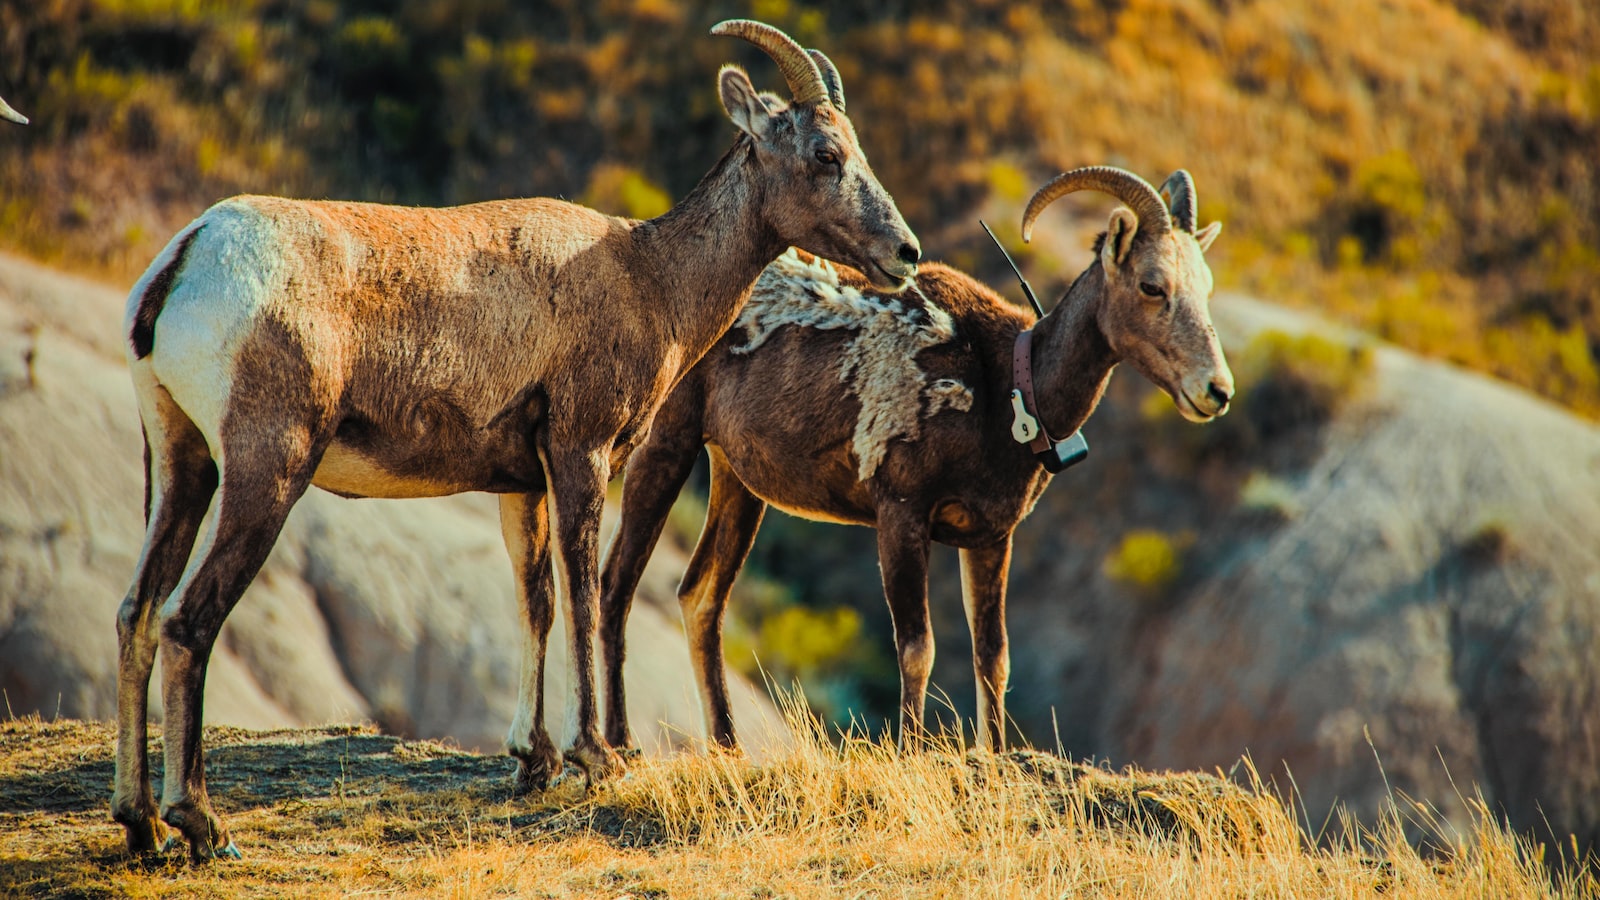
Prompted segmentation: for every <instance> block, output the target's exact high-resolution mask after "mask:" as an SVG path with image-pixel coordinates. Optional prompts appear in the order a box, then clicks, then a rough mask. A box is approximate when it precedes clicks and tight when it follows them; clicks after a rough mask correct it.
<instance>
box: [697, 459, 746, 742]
mask: <svg viewBox="0 0 1600 900" xmlns="http://www.w3.org/2000/svg"><path fill="white" fill-rule="evenodd" d="M707 449H708V450H709V451H710V454H711V499H710V502H709V503H707V504H706V525H705V528H704V529H703V530H702V531H701V532H700V540H699V541H697V542H696V543H695V545H694V555H693V556H692V557H690V559H689V567H688V568H687V569H685V570H684V573H683V581H682V583H680V584H679V585H678V606H679V609H681V610H682V611H683V630H684V635H685V636H686V637H687V638H688V639H689V660H690V662H691V663H693V665H694V674H695V679H696V680H697V681H698V682H699V683H700V706H701V711H702V712H703V713H704V715H705V721H706V737H707V738H708V739H710V740H713V741H716V742H717V743H718V744H719V745H721V746H723V747H733V746H735V745H736V743H737V742H736V740H735V737H734V731H733V703H732V701H731V700H730V699H729V698H728V676H727V663H726V660H725V659H724V657H723V654H722V619H723V614H724V612H725V611H726V610H727V608H728V595H729V592H731V591H732V590H733V582H734V579H736V578H738V577H739V570H740V568H742V567H743V566H744V561H745V559H746V558H747V557H749V555H750V548H751V547H753V546H755V542H756V532H757V531H758V530H759V529H760V528H761V517H762V516H763V515H764V514H765V513H766V510H767V504H766V502H765V501H763V500H762V499H761V498H760V497H757V496H756V495H755V494H752V493H751V492H750V489H749V488H747V487H745V486H744V483H743V482H741V481H740V480H739V477H738V476H737V475H735V474H734V473H733V469H732V468H731V467H730V466H729V465H728V459H727V457H726V456H724V455H723V453H722V450H721V448H719V447H717V446H716V445H714V444H713V445H711V446H710V447H708V448H707Z"/></svg>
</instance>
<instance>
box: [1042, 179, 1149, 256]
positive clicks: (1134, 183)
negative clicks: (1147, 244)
mask: <svg viewBox="0 0 1600 900" xmlns="http://www.w3.org/2000/svg"><path fill="white" fill-rule="evenodd" d="M1084 190H1094V191H1099V192H1101V193H1103V194H1110V195H1111V196H1113V197H1115V198H1117V199H1118V200H1121V201H1122V202H1123V203H1126V204H1128V207H1129V208H1130V209H1132V210H1133V214H1134V215H1136V216H1138V217H1139V226H1140V227H1141V228H1145V229H1151V230H1150V233H1151V234H1166V233H1167V232H1169V231H1171V230H1172V218H1171V217H1170V216H1169V215H1168V214H1167V205H1166V204H1165V203H1162V202H1161V195H1160V194H1158V193H1156V189H1155V188H1153V187H1151V186H1150V182H1148V181H1145V180H1144V179H1143V178H1140V177H1139V176H1137V175H1135V174H1133V173H1132V172H1129V171H1127V170H1126V169H1119V168H1117V167H1115V166H1084V167H1083V168H1081V169H1073V170H1072V171H1070V172H1062V173H1061V174H1060V175H1057V176H1056V177H1054V178H1052V179H1050V181H1048V182H1047V183H1046V184H1045V186H1044V187H1042V188H1039V190H1038V192H1037V193H1035V194H1034V195H1033V199H1032V200H1029V201H1028V208H1027V210H1026V211H1024V212H1023V214H1022V239H1023V240H1025V241H1026V240H1031V239H1032V237H1033V220H1034V219H1037V218H1038V217H1039V213H1041V212H1044V208H1045V207H1046V206H1049V205H1050V204H1052V203H1054V202H1055V201H1056V200H1058V199H1060V198H1061V197H1064V196H1066V195H1067V194H1070V193H1072V192H1073V191H1084Z"/></svg>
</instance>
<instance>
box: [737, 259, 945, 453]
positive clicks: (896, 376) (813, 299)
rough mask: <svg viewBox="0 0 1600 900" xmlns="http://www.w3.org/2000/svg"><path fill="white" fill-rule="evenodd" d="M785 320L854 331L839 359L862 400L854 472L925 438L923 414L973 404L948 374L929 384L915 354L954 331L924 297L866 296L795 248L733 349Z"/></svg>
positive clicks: (753, 343)
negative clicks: (914, 302)
mask: <svg viewBox="0 0 1600 900" xmlns="http://www.w3.org/2000/svg"><path fill="white" fill-rule="evenodd" d="M785 325H794V326H796V327H799V328H815V329H819V330H823V331H828V330H833V329H837V328H845V329H850V330H852V331H855V332H857V334H856V337H855V339H854V340H852V341H850V342H849V343H848V344H846V345H845V349H844V354H843V356H842V357H841V358H840V365H839V380H840V381H842V382H845V383H846V384H848V385H850V389H851V392H852V393H854V394H855V395H856V397H857V399H859V400H860V401H861V415H860V418H858V419H857V420H856V429H855V435H854V439H853V443H852V449H853V450H854V452H855V455H856V477H858V478H860V479H861V480H862V481H866V480H867V479H868V478H871V477H872V476H873V474H874V473H876V472H877V471H878V465H879V464H880V463H882V462H883V457H884V454H885V453H886V452H887V451H888V446H889V442H890V441H892V440H894V439H896V438H900V439H903V440H906V441H915V440H918V439H920V438H921V437H922V420H923V419H925V418H927V417H928V416H931V415H933V414H934V413H937V412H940V411H941V410H945V409H954V410H959V411H961V412H966V411H967V410H969V409H971V408H972V391H971V390H969V389H968V388H967V386H966V385H964V384H962V383H961V382H960V381H957V380H955V379H953V378H941V379H938V380H936V381H934V382H932V383H931V384H930V383H928V376H927V373H925V372H923V371H922V370H921V369H919V368H917V359H916V357H917V354H918V353H919V352H921V351H922V350H924V349H926V348H928V347H933V346H937V345H939V344H942V343H945V342H947V341H949V340H951V339H952V338H954V337H955V325H954V323H953V322H952V321H951V319H950V314H949V313H948V312H945V311H944V310H942V309H940V308H939V307H937V306H934V305H933V303H932V302H929V303H928V305H927V306H926V307H922V306H907V305H906V304H904V303H902V302H901V301H900V300H898V299H895V298H889V297H874V296H868V295H866V294H863V293H862V292H861V291H859V290H857V289H856V288H853V287H849V286H847V285H842V284H840V283H839V273H838V271H837V270H836V269H834V267H833V264H832V263H829V262H828V261H827V260H824V259H817V260H815V261H814V262H810V263H808V262H805V261H804V260H802V259H801V258H800V257H799V255H798V254H796V253H795V252H794V250H793V249H791V250H789V251H788V252H786V253H784V254H783V255H782V256H780V257H778V258H777V260H775V261H774V262H773V263H772V265H770V266H767V268H766V271H764V272H762V273H761V278H760V279H758V280H757V281H756V284H755V289H754V290H753V291H752V292H751V294H750V302H749V303H748V304H747V305H746V306H745V308H744V312H743V313H741V314H740V316H739V321H738V322H737V323H736V324H735V327H738V328H743V329H744V334H745V342H744V344H743V345H741V346H736V347H734V348H733V352H735V353H751V352H753V351H754V350H756V349H757V348H758V347H760V346H761V345H762V344H764V343H766V341H767V339H768V338H769V337H771V336H772V334H773V332H775V331H777V330H778V329H779V328H782V327H783V326H785Z"/></svg>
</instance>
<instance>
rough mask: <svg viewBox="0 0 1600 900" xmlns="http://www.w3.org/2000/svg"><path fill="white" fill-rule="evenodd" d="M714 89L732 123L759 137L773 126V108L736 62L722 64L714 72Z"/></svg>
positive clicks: (756, 137) (759, 138)
mask: <svg viewBox="0 0 1600 900" xmlns="http://www.w3.org/2000/svg"><path fill="white" fill-rule="evenodd" d="M717 89H718V90H719V91H720V92H721V94H722V108H723V109H725V110H727V111H728V118H730V119H732V120H733V124H734V125H737V126H738V127H739V130H740V131H743V132H744V133H745V134H748V135H750V136H751V137H753V138H755V139H756V140H758V141H759V140H764V139H766V136H767V133H768V132H769V131H770V129H771V127H772V110H771V108H770V107H769V106H768V105H767V101H766V100H765V99H764V98H763V97H762V96H761V94H760V93H758V92H757V91H756V88H755V85H753V84H751V83H750V76H749V75H746V74H745V73H744V70H743V69H741V68H739V67H738V66H723V67H722V71H721V72H720V73H719V74H718V75H717Z"/></svg>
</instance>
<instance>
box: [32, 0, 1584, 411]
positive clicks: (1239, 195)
mask: <svg viewBox="0 0 1600 900" xmlns="http://www.w3.org/2000/svg"><path fill="white" fill-rule="evenodd" d="M736 15H751V16H755V17H757V18H761V19H765V20H768V21H771V22H774V23H775V24H778V25H780V26H782V27H785V28H787V29H788V30H790V31H791V32H792V33H793V34H794V35H795V36H796V37H798V38H799V39H800V40H801V41H802V42H804V43H806V44H807V45H809V46H820V47H823V48H825V49H826V50H827V51H828V52H829V54H830V55H832V56H833V57H834V59H835V61H836V62H837V63H838V65H839V68H840V70H841V72H842V74H843V77H844V82H845V86H846V89H847V92H848V96H849V98H850V110H851V113H852V116H853V118H854V119H855V121H856V124H857V126H858V128H859V130H860V132H861V138H862V144H863V146H864V147H865V148H867V150H868V152H869V153H870V155H871V158H872V161H873V165H874V168H875V169H876V170H877V172H878V173H879V175H880V177H881V178H882V180H883V181H884V183H885V184H886V186H888V187H889V188H890V189H891V191H893V192H894V193H895V195H896V197H897V198H898V200H899V202H900V205H901V207H902V209H903V210H904V211H905V213H906V214H907V218H908V220H909V221H910V222H911V223H912V224H913V226H915V227H917V228H918V229H919V230H920V231H921V232H922V233H923V234H924V235H925V236H937V239H935V240H930V241H929V246H928V249H929V250H930V251H931V252H933V253H934V254H937V255H940V256H943V257H945V258H948V259H952V260H955V261H957V262H960V263H962V264H964V265H981V266H983V267H984V269H983V270H982V272H981V274H986V275H989V276H990V277H991V278H992V279H994V280H996V281H999V280H1000V279H1001V278H1002V276H1003V270H1001V269H1000V268H999V267H998V266H995V265H994V261H993V259H992V257H991V256H990V254H989V251H988V250H987V248H985V247H984V245H983V244H982V240H983V239H982V236H981V234H978V233H977V232H976V231H975V229H972V228H971V227H970V226H969V227H963V228H955V227H951V223H957V222H970V218H969V217H970V215H971V213H972V211H973V210H974V209H975V208H976V207H977V206H978V205H980V204H982V203H984V202H985V201H986V200H987V199H989V198H993V199H994V200H995V201H996V202H997V203H999V204H1001V205H1002V207H1004V206H1012V207H1015V206H1016V205H1019V204H1020V202H1021V200H1020V198H1021V197H1022V196H1023V195H1024V194H1025V193H1026V191H1027V190H1028V189H1029V186H1031V185H1036V184H1038V183H1039V182H1041V181H1042V180H1043V178H1045V177H1046V176H1048V175H1050V174H1052V173H1053V172H1054V171H1056V170H1059V169H1061V168H1065V167H1069V166H1075V165H1082V164H1085V163H1100V162H1115V163H1121V164H1124V165H1128V166H1130V167H1132V168H1134V169H1136V170H1137V171H1139V172H1141V173H1144V174H1146V175H1149V176H1151V177H1152V178H1159V177H1160V176H1161V175H1163V174H1164V173H1165V172H1167V171H1168V170H1170V169H1172V168H1175V167H1178V166H1185V167H1187V168H1189V169H1191V170H1192V171H1193V172H1194V173H1195V175H1196V177H1197V179H1198V182H1199V185H1200V198H1201V204H1202V205H1201V210H1200V211H1201V214H1202V218H1221V219H1224V220H1226V222H1227V226H1228V230H1227V233H1226V234H1225V236H1224V238H1223V239H1222V240H1221V241H1220V242H1219V243H1218V245H1217V247H1216V249H1215V250H1214V252H1213V255H1214V262H1215V268H1216V271H1217V272H1218V274H1219V276H1220V277H1221V278H1222V280H1223V281H1224V283H1231V284H1233V285H1235V286H1240V287H1244V288H1247V289H1251V290H1254V291H1256V292H1258V293H1261V294H1263V295H1265V296H1267V297H1269V298H1272V299H1275V300H1283V301H1289V302H1295V303H1301V304H1305V305H1312V306H1316V307H1318V308H1321V309H1325V310H1328V311H1330V312H1331V313H1333V314H1334V315H1336V316H1337V317H1339V318H1341V319H1343V320H1345V321H1348V322H1351V323H1353V324H1356V325H1358V326H1360V327H1363V328H1366V329H1370V330H1373V331H1375V332H1377V333H1379V334H1381V335H1382V336H1384V337H1387V338H1390V339H1393V340H1395V341H1397V342H1399V343H1402V344H1404V345H1406V346H1409V347H1412V348H1415V349H1418V350H1421V351H1423V352H1425V353H1428V354H1431V355H1435V356H1440V357H1445V358H1449V359H1453V360H1456V361H1459V362H1462V363H1464V364H1467V365H1470V366H1473V367H1476V368H1479V369H1482V370H1485V371H1489V372H1493V373H1496V374H1499V375H1501V376H1504V377H1506V378H1509V379H1511V380H1513V381H1516V382H1518V383H1520V384H1523V385H1526V386H1528V387H1530V388H1532V389H1534V390H1536V391H1539V392H1540V393H1543V394H1545V395H1546V396H1549V397H1552V398H1555V399H1557V400H1559V401H1561V402H1563V403H1566V404H1568V405H1569V406H1571V407H1573V408H1575V409H1578V410H1581V411H1583V412H1586V413H1588V414H1590V415H1600V366H1597V362H1596V360H1597V357H1600V250H1597V249H1596V248H1597V247H1600V177H1597V175H1596V174H1595V172H1596V170H1595V167H1594V165H1593V162H1594V160H1593V152H1594V148H1595V147H1597V146H1600V63H1597V62H1596V60H1600V6H1597V5H1596V4H1593V3H1575V2H1572V0H1504V2H1501V0H1404V2H1391V0H1294V2H1273V0H1243V2H1238V0H1227V2H1224V0H1114V2H1103V0H1067V2H1052V3H1026V2H1024V3H1009V2H1008V3H999V2H995V0H982V2H977V3H972V2H959V3H958V2H954V0H935V2H930V3H924V4H918V5H916V6H915V7H914V8H907V7H904V6H903V5H900V4H884V5H875V4H865V5H863V4H855V3H851V4H844V3H833V2H822V3H812V2H797V0H719V2H717V3H713V4H711V5H710V6H703V7H691V6H690V5H687V4H683V3H680V2H675V0H640V2H603V3H598V4H551V5H548V6H539V7H530V6H525V5H520V4H509V3H504V2H493V3H483V2H479V0H442V2H441V0H396V2H393V3H386V4H373V3H368V2H356V0H275V2H272V3H266V2H263V0H246V2H240V3H221V2H214V0H54V2H51V3H28V4H21V5H16V4H13V6H12V7H11V8H9V9H8V12H7V13H6V15H5V16H4V17H3V18H0V29H3V30H4V38H5V42H6V46H8V47H13V48H23V52H21V53H20V55H19V54H18V53H8V54H7V55H6V56H5V57H4V59H3V60H0V89H3V90H4V92H5V95H6V96H7V97H9V98H10V99H11V100H12V101H14V102H15V103H16V104H17V105H18V106H19V108H22V109H23V110H24V111H25V112H27V113H29V114H30V115H31V116H33V118H34V123H33V124H32V125H30V126H28V127H26V128H11V129H7V130H6V131H5V137H4V140H0V198H3V200H0V245H4V246H8V247H11V248H17V249H21V250H24V251H26V252H28V253H30V254H32V255H35V256H38V257H41V258H45V259H50V260H57V261H61V262H65V263H68V264H71V265H72V266H73V267H75V268H79V269H88V270H94V271H99V272H101V273H102V274H105V275H108V276H111V277H115V278H117V279H119V280H128V279H130V278H131V276H132V275H133V274H134V273H135V272H136V271H138V270H139V269H140V268H142V266H143V265H144V264H145V263H146V262H147V261H148V260H149V259H150V258H151V257H152V256H153V255H154V253H155V252H156V251H157V249H159V247H160V245H161V244H162V242H163V241H164V240H165V239H166V237H167V236H168V235H169V234H171V233H172V231H173V230H175V229H176V228H177V227H178V226H179V225H181V224H182V222H184V221H186V220H187V219H189V218H191V217H192V216H193V215H194V214H195V213H197V212H198V211H199V210H200V209H202V208H203V207H204V206H205V205H207V204H208V203H210V202H213V201H215V200H217V199H219V198H221V197H223V196H225V195H227V194H229V193H233V192H237V191H243V190H249V191H265V192H282V193H289V194H296V195H303V196H338V197H352V198H363V199H374V200H382V201H395V202H405V203H455V202H465V201H471V200H479V199H487V198H492V197H502V196H517V195H553V196H566V197H582V198H586V199H589V200H591V201H592V202H594V203H596V204H599V205H601V206H603V207H605V208H607V209H608V210H609V211H613V212H617V213H621V214H625V215H645V214H648V213H650V212H653V211H656V210H659V209H660V208H661V205H662V203H663V202H664V200H665V198H666V197H675V196H681V195H682V194H683V193H685V192H686V191H687V190H688V189H689V188H690V187H691V186H692V184H693V183H694V181H695V180H696V179H697V178H698V177H699V175H700V174H701V173H702V172H704V171H705V170H706V169H707V168H708V167H709V166H710V165H711V163H712V162H713V161H714V160H715V159H716V158H717V156H718V155H719V154H720V153H721V152H723V150H724V149H725V148H726V147H727V145H728V143H729V141H730V139H731V134H732V132H731V129H730V128H729V127H728V126H727V125H726V124H725V122H724V121H723V119H722V114H721V111H720V109H719V107H718V104H717V100H716V95H715V91H714V88H713V78H714V73H715V71H716V69H717V66H718V65H720V64H721V63H722V62H724V61H726V60H728V59H734V60H736V61H739V62H742V63H745V64H746V65H748V66H750V67H751V68H752V69H753V70H754V71H757V72H758V73H764V74H760V76H759V77H760V78H762V79H764V80H765V81H764V83H766V84H768V85H771V86H773V87H777V86H778V80H777V78H776V76H775V75H774V73H773V72H772V71H771V69H770V68H768V65H769V64H768V63H766V62H765V61H763V60H762V59H761V57H760V56H759V54H758V53H757V52H756V51H754V50H752V49H751V48H748V47H742V46H738V45H737V43H736V42H731V41H725V40H716V39H713V38H710V37H709V36H707V35H706V33H705V32H706V29H707V27H708V26H709V25H710V24H712V23H713V22H715V21H716V20H717V19H719V18H722V17H725V16H736ZM1104 202H1105V201H1103V200H1095V199H1093V198H1087V197H1086V198H1077V199H1074V200H1073V201H1071V202H1069V203H1068V206H1069V207H1075V208H1079V209H1087V208H1088V207H1087V206H1086V205H1088V204H1095V205H1094V206H1093V209H1094V211H1095V214H1096V217H1097V218H1098V217H1100V216H1103V214H1104V212H1103V209H1102V208H1101V206H1100V205H1098V204H1103V203H1104ZM1036 262H1037V263H1038V264H1039V267H1040V268H1044V267H1045V266H1044V263H1045V262H1047V260H1044V259H1041V260H1038V261H1036ZM1072 274H1074V273H1072V272H1067V271H1059V272H1057V273H1056V276H1057V277H1056V278H1055V279H1051V278H1050V277H1049V276H1048V275H1045V274H1043V273H1040V274H1039V280H1041V281H1046V282H1048V281H1051V280H1056V281H1058V282H1059V281H1060V280H1063V279H1065V278H1067V277H1070V276H1071V275H1072ZM1055 286H1057V287H1058V286H1059V283H1058V284H1057V285H1055Z"/></svg>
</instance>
